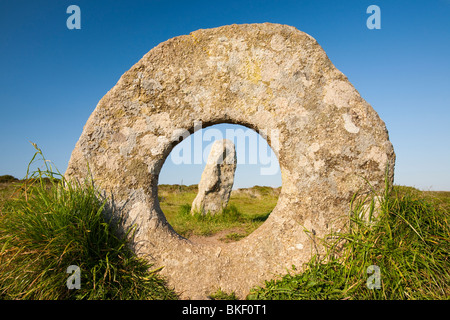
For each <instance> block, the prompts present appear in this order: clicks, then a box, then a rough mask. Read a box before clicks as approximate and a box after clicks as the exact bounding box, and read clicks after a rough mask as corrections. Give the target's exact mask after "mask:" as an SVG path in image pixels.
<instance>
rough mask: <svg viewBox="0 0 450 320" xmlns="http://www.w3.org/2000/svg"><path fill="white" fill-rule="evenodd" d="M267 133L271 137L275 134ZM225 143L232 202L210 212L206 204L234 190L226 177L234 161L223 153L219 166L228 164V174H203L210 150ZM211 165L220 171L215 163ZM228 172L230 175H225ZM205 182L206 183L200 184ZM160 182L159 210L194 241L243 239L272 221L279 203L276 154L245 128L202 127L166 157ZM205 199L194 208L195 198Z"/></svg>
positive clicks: (229, 126) (233, 126)
mask: <svg viewBox="0 0 450 320" xmlns="http://www.w3.org/2000/svg"><path fill="white" fill-rule="evenodd" d="M263 134H264V135H269V136H270V135H271V132H267V133H266V132H265V133H263ZM273 136H274V137H275V138H277V137H276V136H275V134H273ZM270 137H271V139H272V141H273V139H274V138H273V137H272V136H270ZM223 139H227V140H229V141H231V142H232V143H233V144H234V149H235V154H236V157H235V160H236V166H235V171H234V180H233V183H232V187H231V188H232V189H231V192H229V194H230V196H229V199H228V202H226V205H225V203H223V202H222V203H221V204H222V207H223V206H225V207H224V208H220V209H219V210H216V211H215V212H214V211H213V212H211V211H209V210H208V211H207V209H206V208H214V205H212V206H211V205H210V206H208V204H207V203H209V202H211V201H212V202H214V201H215V202H217V201H216V200H217V198H218V197H219V198H221V199H222V198H227V197H226V193H227V190H224V189H226V188H227V187H228V188H229V187H230V181H229V179H225V178H226V177H228V178H229V177H230V173H229V171H230V170H233V166H232V165H230V164H229V162H228V160H230V157H231V158H232V156H229V157H228V158H227V153H225V154H224V158H223V157H222V159H225V161H220V163H222V162H225V164H227V165H228V167H227V169H223V168H222V169H220V168H219V169H217V168H216V169H211V168H210V169H208V170H209V171H205V168H206V167H207V162H208V158H209V159H210V162H211V158H212V157H213V156H212V155H211V158H210V154H211V150H212V149H213V148H215V150H216V151H217V150H218V148H219V149H220V147H217V146H216V147H213V144H214V142H215V141H223ZM216 143H217V142H216ZM220 146H222V144H220ZM229 147H230V145H228V148H229ZM213 153H214V152H213ZM219 153H221V152H219ZM219 165H220V164H219ZM211 166H215V167H217V164H216V162H214V164H213V163H211ZM230 168H231V169H230ZM226 170H228V173H224V172H225V171H226ZM204 171H205V174H203V177H202V173H203V172H204ZM218 175H219V176H220V175H222V177H219V178H218V177H217V176H218ZM231 175H232V174H231ZM223 177H225V178H223ZM222 178H223V179H222ZM202 179H203V180H205V181H203V182H202V183H200V181H201V180H202ZM223 180H227V182H224V181H223ZM158 183H159V184H158V200H159V204H160V207H161V210H162V211H163V213H164V215H165V217H166V219H167V221H168V222H169V223H170V225H171V226H172V227H173V229H174V230H175V231H176V232H177V233H178V234H180V235H182V236H183V237H186V238H188V239H190V240H192V241H195V242H203V243H210V244H213V243H224V242H225V243H226V242H235V241H239V240H241V239H242V238H244V237H246V236H247V235H249V234H250V233H252V232H253V231H254V230H256V229H257V228H258V227H259V226H260V225H261V224H262V223H264V221H265V220H266V219H267V218H268V216H269V214H270V213H271V212H272V210H273V209H274V208H275V206H276V204H277V201H278V196H279V194H280V190H281V173H280V167H279V163H278V158H277V156H276V155H275V152H274V151H273V150H272V148H271V147H270V146H269V145H268V143H267V141H266V139H265V138H263V137H262V136H261V135H260V134H259V133H257V132H256V131H254V130H252V129H250V128H247V127H245V126H242V125H236V124H217V125H212V126H209V127H206V128H202V129H200V130H198V131H196V132H194V133H193V134H191V135H189V136H188V137H185V138H184V139H183V140H182V141H181V142H180V143H178V144H177V145H176V146H175V147H174V148H173V149H172V151H171V153H170V154H169V156H168V157H167V158H166V160H165V162H164V165H163V167H162V169H161V172H160V174H159V180H158ZM199 184H200V188H199ZM199 189H201V190H200V191H201V192H200V193H201V195H199ZM205 189H207V190H205ZM205 194H208V195H209V196H208V197H206V196H205V197H204V199H203V203H202V201H199V200H200V199H197V200H196V203H194V205H193V202H194V200H195V199H196V197H197V196H198V197H200V198H202V195H205ZM224 194H225V196H224ZM211 195H213V196H212V197H211ZM220 201H222V200H220ZM205 202H206V203H205ZM193 206H194V207H195V208H194V209H195V210H193ZM202 206H204V208H205V209H203V210H202V209H201V207H202ZM216 208H217V206H216Z"/></svg>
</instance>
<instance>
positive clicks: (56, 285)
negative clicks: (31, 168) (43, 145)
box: [0, 146, 177, 299]
mask: <svg viewBox="0 0 450 320" xmlns="http://www.w3.org/2000/svg"><path fill="white" fill-rule="evenodd" d="M35 148H36V149H37V152H36V154H35V156H34V157H33V159H32V161H31V162H33V160H35V158H36V156H38V155H40V156H42V152H41V151H40V150H39V149H38V148H37V146H35ZM42 160H43V161H44V164H45V166H46V168H45V170H44V171H40V170H38V171H36V172H34V173H31V175H30V176H28V173H27V179H25V180H24V183H23V184H22V185H20V188H19V189H18V192H16V196H14V197H12V198H9V199H7V200H6V201H4V202H3V205H1V211H0V299H175V298H177V296H176V295H175V293H174V292H173V291H172V290H170V289H168V288H167V287H166V284H165V281H164V279H163V278H162V277H160V276H159V275H158V274H157V270H154V271H152V270H151V265H149V264H148V263H147V262H146V261H144V260H142V259H139V258H137V257H136V256H135V255H134V254H133V253H132V251H131V250H130V249H128V246H127V238H126V237H118V236H117V235H116V234H117V233H116V228H115V226H114V225H113V224H112V223H109V221H108V220H107V219H106V218H105V216H106V215H105V210H104V205H105V201H104V200H101V198H100V197H99V195H98V193H97V191H96V190H95V188H94V186H93V184H92V183H91V182H89V181H85V182H84V183H82V184H70V183H68V182H67V181H65V180H64V179H63V177H62V176H61V175H59V174H58V173H54V172H53V171H52V168H51V167H49V165H48V163H47V162H46V160H45V158H44V157H43V156H42ZM31 162H30V164H31ZM54 177H58V178H60V179H59V180H55V179H54ZM46 178H47V179H46ZM70 265H76V266H78V267H79V268H80V269H81V288H80V289H72V290H69V289H68V288H67V285H66V283H67V279H68V277H69V276H70V274H68V273H67V268H68V267H69V266H70Z"/></svg>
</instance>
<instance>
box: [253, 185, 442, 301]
mask: <svg viewBox="0 0 450 320" xmlns="http://www.w3.org/2000/svg"><path fill="white" fill-rule="evenodd" d="M359 209H360V207H358V206H357V205H356V206H354V208H353V211H354V213H357V212H358V211H359ZM449 210H450V192H438V193H436V192H420V191H418V190H416V189H414V188H410V187H400V186H396V187H394V188H393V190H392V192H391V193H389V194H386V196H385V198H384V200H383V202H382V204H381V212H380V214H379V216H378V218H377V220H376V222H375V223H374V224H367V223H365V222H364V221H362V220H361V219H359V218H358V217H357V216H358V215H357V214H355V215H354V216H353V217H351V218H350V221H349V225H348V229H347V230H346V231H345V232H343V233H340V234H335V235H333V236H332V237H329V238H328V239H323V242H324V244H325V245H326V246H328V252H327V255H326V256H323V257H318V256H314V257H313V258H312V259H311V261H310V262H309V263H308V264H307V265H306V266H305V267H306V268H305V270H304V271H303V272H298V271H296V270H295V268H294V269H293V270H292V271H291V272H290V273H289V274H287V275H286V276H284V277H282V278H280V279H275V280H271V281H267V282H266V284H265V286H264V287H262V288H254V289H253V290H252V292H251V294H250V295H249V296H248V299H283V300H284V299H390V300H394V299H396V300H397V299H449V298H450V261H449V257H450V227H449V212H450V211H449ZM337 247H341V249H340V250H339V251H338V250H336V248H337Z"/></svg>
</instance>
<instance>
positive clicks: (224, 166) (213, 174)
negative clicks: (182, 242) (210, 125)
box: [191, 139, 237, 215]
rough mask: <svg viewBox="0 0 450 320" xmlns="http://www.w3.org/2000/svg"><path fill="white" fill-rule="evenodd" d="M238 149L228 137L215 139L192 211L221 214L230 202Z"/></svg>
mask: <svg viewBox="0 0 450 320" xmlns="http://www.w3.org/2000/svg"><path fill="white" fill-rule="evenodd" d="M236 162H237V159H236V150H235V147H234V143H233V142H232V141H231V140H228V139H222V140H216V141H214V143H213V145H212V147H211V151H210V153H209V156H208V160H207V162H206V166H205V169H204V170H203V173H202V176H201V178H200V182H199V184H198V193H197V196H196V197H195V199H194V202H192V208H191V213H192V214H194V215H195V214H196V213H199V214H201V215H205V214H211V215H215V214H220V213H221V212H222V210H223V209H224V208H226V206H227V204H228V200H229V199H230V194H231V190H232V188H233V183H234V173H235V171H236Z"/></svg>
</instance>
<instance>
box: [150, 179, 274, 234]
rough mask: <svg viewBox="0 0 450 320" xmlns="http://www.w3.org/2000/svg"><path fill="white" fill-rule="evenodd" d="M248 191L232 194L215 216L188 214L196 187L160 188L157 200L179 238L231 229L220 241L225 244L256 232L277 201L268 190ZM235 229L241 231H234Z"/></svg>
mask: <svg viewBox="0 0 450 320" xmlns="http://www.w3.org/2000/svg"><path fill="white" fill-rule="evenodd" d="M269 189H270V190H269ZM262 190H263V191H262ZM247 191H248V190H246V191H237V192H233V193H232V195H231V197H230V200H229V202H228V205H227V207H226V208H225V209H224V210H223V212H222V213H221V214H216V215H210V214H206V215H201V214H195V215H192V214H191V213H190V210H191V203H192V202H193V201H194V199H195V197H196V195H197V186H196V185H193V186H178V185H177V186H169V185H159V186H158V194H159V197H158V198H159V201H160V206H161V209H162V210H163V212H164V215H165V216H166V218H167V220H168V221H169V223H170V224H171V226H172V227H173V228H174V230H175V231H176V232H177V233H179V234H180V235H182V236H185V237H190V236H191V235H198V236H211V235H214V234H216V233H218V232H220V231H224V230H230V234H229V235H226V236H225V238H224V239H223V240H224V241H225V242H228V241H238V240H240V239H242V238H243V237H245V236H246V235H248V234H250V233H251V232H253V231H254V230H255V229H257V228H258V227H259V226H260V225H261V224H262V223H263V222H264V221H265V220H266V219H267V217H268V216H269V214H270V213H271V212H272V210H273V208H274V207H275V205H276V203H277V201H278V193H276V192H273V190H272V188H269V187H258V186H255V187H253V188H251V189H250V194H249V193H248V192H247ZM236 229H240V230H241V231H242V232H236V231H233V230H236Z"/></svg>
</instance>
